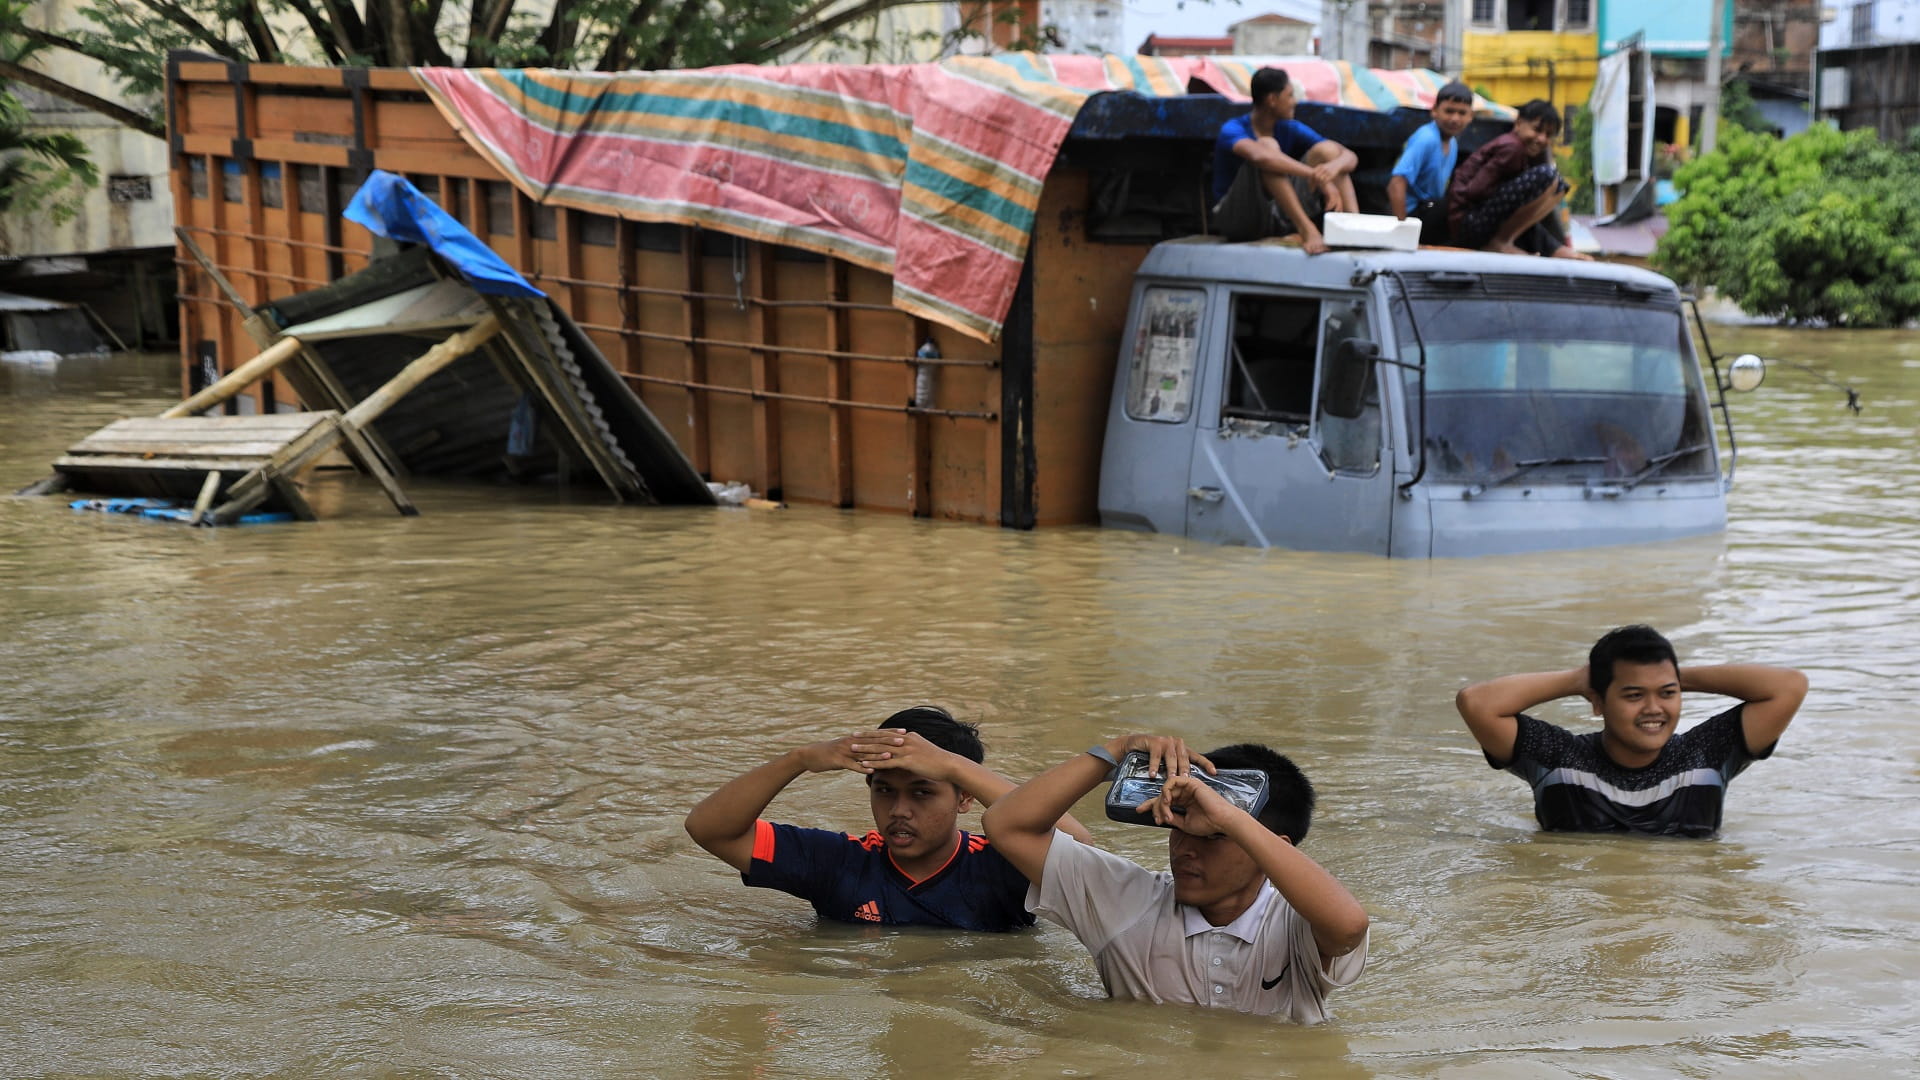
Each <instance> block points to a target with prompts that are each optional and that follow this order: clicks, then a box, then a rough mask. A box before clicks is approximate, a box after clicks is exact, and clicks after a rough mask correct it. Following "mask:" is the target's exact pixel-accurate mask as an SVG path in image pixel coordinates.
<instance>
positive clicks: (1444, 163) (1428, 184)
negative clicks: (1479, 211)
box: [1387, 82, 1473, 244]
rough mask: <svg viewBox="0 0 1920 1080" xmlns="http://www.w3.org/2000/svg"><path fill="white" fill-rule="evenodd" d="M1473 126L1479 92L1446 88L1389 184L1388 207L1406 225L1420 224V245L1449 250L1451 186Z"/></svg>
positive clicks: (1454, 86)
mask: <svg viewBox="0 0 1920 1080" xmlns="http://www.w3.org/2000/svg"><path fill="white" fill-rule="evenodd" d="M1472 122H1473V91H1472V90H1469V89H1468V88H1467V85H1466V84H1465V83H1462V82H1450V83H1448V84H1447V85H1445V86H1443V87H1441V88H1440V92H1439V94H1437V95H1435V97H1434V100H1433V120H1432V121H1431V122H1430V123H1428V124H1425V125H1424V126H1422V127H1421V128H1420V130H1418V131H1416V132H1414V133H1413V134H1412V135H1410V136H1408V137H1407V145H1406V146H1405V147H1403V148H1402V149H1401V151H1400V160H1399V161H1398V162H1396V163H1395V164H1394V166H1393V177H1392V178H1391V179H1389V180H1388V181H1387V202H1388V203H1389V204H1390V205H1391V206H1392V207H1393V216H1394V217H1397V218H1399V219H1400V220H1401V221H1405V220H1407V218H1408V216H1409V215H1411V216H1413V217H1416V218H1418V219H1420V242H1421V243H1423V244H1445V243H1447V242H1448V234H1447V206H1446V199H1447V181H1448V180H1450V179H1452V178H1453V165H1454V162H1455V161H1456V160H1458V158H1459V155H1460V140H1459V135H1460V133H1461V132H1462V131H1465V130H1466V129H1467V125H1468V124H1470V123H1472Z"/></svg>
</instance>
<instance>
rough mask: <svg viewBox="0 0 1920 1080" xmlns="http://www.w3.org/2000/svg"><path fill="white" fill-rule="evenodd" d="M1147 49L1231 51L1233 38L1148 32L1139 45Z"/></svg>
mask: <svg viewBox="0 0 1920 1080" xmlns="http://www.w3.org/2000/svg"><path fill="white" fill-rule="evenodd" d="M1140 48H1141V50H1142V51H1145V50H1147V49H1224V50H1226V51H1228V52H1232V51H1233V39H1232V38H1230V37H1225V36H1221V37H1168V36H1166V35H1164V34H1148V35H1147V40H1146V42H1145V43H1144V44H1143V45H1141V46H1140Z"/></svg>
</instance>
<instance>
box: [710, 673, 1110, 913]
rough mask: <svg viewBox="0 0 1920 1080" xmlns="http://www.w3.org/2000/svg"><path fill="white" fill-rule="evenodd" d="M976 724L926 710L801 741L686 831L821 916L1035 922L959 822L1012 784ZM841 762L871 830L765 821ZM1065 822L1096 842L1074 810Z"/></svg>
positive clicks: (727, 788)
mask: <svg viewBox="0 0 1920 1080" xmlns="http://www.w3.org/2000/svg"><path fill="white" fill-rule="evenodd" d="M985 758H986V751H985V749H984V748H983V747H982V746H981V745H980V734H979V729H978V728H976V727H975V726H974V725H972V724H967V723H962V722H961V721H959V720H955V719H954V718H953V716H952V715H951V714H949V713H948V712H947V711H946V710H945V709H941V708H937V707H934V706H931V705H921V706H916V707H915V708H911V709H906V710H903V711H901V712H897V713H895V714H893V715H892V716H891V717H888V718H887V722H886V724H885V726H884V727H883V728H882V729H880V730H877V731H866V732H860V733H858V734H854V735H848V736H845V737H843V738H838V739H829V740H827V741H825V742H817V743H809V744H807V745H805V746H799V747H795V748H794V749H792V750H789V751H787V752H786V753H784V754H781V755H780V756H779V757H776V758H774V759H773V760H772V761H769V762H767V763H766V764H764V765H761V766H759V767H758V768H755V769H751V770H749V771H748V772H745V773H743V774H741V775H740V776H737V777H735V778H734V779H732V780H730V781H728V782H727V783H726V784H724V785H723V786H721V788H720V789H719V790H718V791H715V792H714V793H713V794H711V795H709V796H707V797H706V798H705V799H703V800H701V802H700V804H699V805H698V806H695V807H694V808H693V810H692V811H691V812H689V813H688V814H687V819H686V829H687V835H688V836H690V837H692V838H693V841H694V843H697V844H699V845H700V846H701V847H703V848H705V849H706V850H707V851H709V852H711V853H712V854H714V855H716V856H718V857H719V858H720V860H721V861H722V862H725V863H726V864H727V865H729V866H731V867H733V868H734V869H735V870H738V871H740V880H741V881H742V883H744V884H746V885H748V886H750V887H754V888H763V889H777V890H779V891H781V892H785V893H790V894H792V895H794V896H797V897H799V898H801V899H803V900H806V901H807V902H809V903H810V904H812V905H813V909H814V911H815V912H817V913H818V914H819V915H820V916H821V917H822V918H828V919H834V920H838V921H841V922H854V923H869V924H879V925H886V926H916V925H917V926H943V927H950V928H954V929H959V930H984V931H1003V930H1017V929H1020V928H1021V927H1024V926H1031V925H1033V916H1032V915H1031V914H1030V913H1029V912H1028V911H1027V910H1026V906H1025V899H1026V893H1027V879H1026V878H1025V877H1024V876H1023V875H1022V874H1021V873H1020V871H1018V870H1016V869H1015V868H1014V867H1013V866H1012V865H1011V864H1010V863H1008V862H1007V860H1006V859H1004V858H1002V857H1001V856H1000V853H999V852H998V851H996V850H994V848H993V847H992V845H990V844H989V843H988V842H987V838H986V837H985V836H981V835H977V834H974V833H968V832H966V831H964V830H962V829H961V828H960V827H959V816H960V815H961V814H962V813H964V812H966V811H967V810H969V809H971V808H972V806H973V804H974V803H975V802H978V803H980V804H981V805H982V806H991V805H993V803H994V802H995V801H996V800H997V799H999V798H1000V796H1002V795H1005V794H1006V793H1007V792H1009V791H1011V790H1013V786H1014V785H1013V781H1011V780H1008V779H1007V778H1006V777H1004V776H1001V775H1000V774H999V773H996V772H994V771H993V770H992V769H989V768H987V767H986V766H985V765H983V764H981V762H983V761H984V760H985ZM841 769H844V770H846V771H848V772H855V773H859V774H860V775H862V776H864V777H865V778H866V781H867V794H868V802H869V804H870V806H871V809H872V811H873V824H874V830H873V831H872V832H869V833H867V834H865V835H864V836H860V835H855V834H852V833H843V832H835V831H832V830H828V829H805V828H800V827H798V826H794V825H776V824H774V823H773V822H770V821H763V820H761V818H760V814H761V813H762V812H763V811H765V810H766V808H767V804H768V803H771V802H772V801H773V798H774V796H776V795H778V794H780V792H781V791H782V790H783V789H785V788H786V786H787V785H788V784H790V783H792V782H793V781H795V780H797V779H799V778H800V777H801V776H803V775H805V774H807V773H819V772H833V771H835V770H841ZM1058 826H1059V828H1060V829H1062V830H1063V831H1065V832H1067V833H1070V834H1071V835H1073V836H1076V837H1078V838H1080V839H1081V840H1083V841H1085V842H1088V843H1091V842H1092V840H1091V837H1090V836H1089V834H1088V833H1087V831H1086V829H1085V827H1083V826H1082V825H1081V824H1080V823H1079V822H1077V821H1075V820H1074V819H1073V818H1072V817H1071V816H1070V815H1069V816H1062V817H1061V818H1060V820H1059V822H1058Z"/></svg>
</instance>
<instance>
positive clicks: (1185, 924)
mask: <svg viewBox="0 0 1920 1080" xmlns="http://www.w3.org/2000/svg"><path fill="white" fill-rule="evenodd" d="M1131 750H1145V751H1147V753H1148V757H1149V763H1148V767H1149V769H1150V770H1151V771H1152V772H1153V773H1154V774H1155V775H1164V776H1167V778H1168V779H1167V781H1166V786H1165V787H1164V789H1163V790H1162V791H1161V793H1160V795H1159V797H1158V798H1156V799H1154V800H1152V801H1151V802H1149V803H1145V804H1142V806H1141V807H1140V809H1141V810H1143V811H1147V812H1150V813H1151V814H1152V815H1153V819H1154V821H1155V823H1156V824H1160V825H1163V826H1167V827H1169V829H1170V830H1171V831H1170V832H1169V834H1168V837H1167V862H1168V865H1169V867H1170V869H1169V870H1165V871H1158V872H1156V871H1152V870H1148V869H1146V868H1145V867H1142V866H1140V865H1139V864H1137V863H1135V862H1133V861H1132V860H1130V859H1126V858H1123V857H1121V856H1118V855H1114V854H1111V853H1109V852H1105V851H1101V850H1100V849H1098V848H1094V847H1090V846H1088V845H1086V844H1082V843H1080V842H1078V841H1076V840H1074V839H1073V838H1072V837H1070V836H1068V835H1066V834H1065V833H1061V832H1058V831H1056V830H1055V829H1054V828H1053V823H1054V822H1055V821H1057V820H1059V818H1060V815H1062V814H1064V813H1066V812H1067V810H1068V808H1070V807H1071V806H1072V805H1073V804H1074V802H1076V801H1077V800H1079V799H1080V798H1081V797H1082V796H1084V795H1086V794H1087V793H1088V792H1089V791H1092V790H1093V789H1094V788H1095V787H1096V786H1098V785H1099V784H1101V783H1102V782H1103V781H1106V780H1108V779H1109V778H1110V776H1111V773H1112V771H1113V769H1114V768H1115V766H1114V763H1115V762H1116V761H1118V760H1119V759H1120V758H1122V757H1124V756H1125V755H1126V754H1127V752H1128V751H1131ZM1196 767H1197V768H1201V769H1204V770H1205V771H1206V772H1207V773H1209V774H1211V773H1213V772H1215V771H1217V770H1219V769H1259V770H1261V771H1262V772H1264V773H1266V774H1267V781H1268V796H1267V804H1266V806H1265V807H1264V808H1262V809H1261V811H1260V816H1259V817H1258V818H1257V819H1256V818H1254V817H1253V816H1251V815H1249V814H1248V813H1247V812H1246V811H1244V810H1241V809H1240V808H1238V807H1236V806H1234V805H1232V804H1231V803H1229V802H1228V801H1227V800H1226V799H1224V798H1222V797H1221V796H1220V794H1219V793H1218V792H1216V791H1214V790H1213V789H1212V788H1210V787H1208V786H1207V785H1205V784H1203V783H1201V782H1200V781H1199V780H1196V779H1194V778H1193V777H1192V776H1191V775H1189V773H1190V771H1191V770H1192V769H1193V768H1196ZM1312 816H1313V787H1312V785H1310V784H1309V783H1307V778H1306V777H1305V776H1303V775H1302V774H1301V772H1300V770H1299V769H1298V768H1296V767H1295V766H1294V764H1293V763H1292V762H1291V761H1288V760H1287V759H1286V758H1285V757H1283V756H1282V755H1280V754H1277V753H1274V752H1273V751H1272V750H1269V749H1267V748H1266V747H1264V746H1260V745H1258V744H1253V743H1243V744H1240V745H1237V746H1229V747H1224V748H1222V749H1219V750H1215V751H1213V752H1211V753H1209V754H1205V755H1201V754H1194V753H1191V752H1189V751H1188V750H1187V747H1186V744H1185V743H1184V742H1183V741H1181V740H1180V739H1176V738H1170V737H1166V736H1149V735H1126V736H1122V737H1120V738H1117V739H1113V740H1110V741H1108V742H1107V743H1105V744H1103V745H1100V746H1095V747H1093V748H1092V749H1090V750H1088V751H1087V752H1086V753H1084V754H1081V755H1079V756H1078V757H1075V758H1074V759H1072V760H1070V761H1067V762H1065V763H1063V764H1060V765H1057V766H1055V767H1054V768H1052V769H1050V770H1048V771H1047V772H1044V773H1042V774H1040V775H1039V776H1036V777H1034V778H1033V779H1032V780H1030V781H1028V782H1027V783H1026V784H1024V785H1022V786H1021V787H1019V788H1016V789H1015V790H1013V791H1012V792H1010V793H1008V794H1007V795H1004V796H1002V797H1001V799H1000V801H999V802H996V803H994V804H993V806H991V807H989V808H988V810H987V813H986V817H985V819H984V821H983V825H984V827H985V828H986V831H987V835H988V837H990V838H991V839H992V841H993V846H994V848H995V849H996V850H998V851H999V852H1000V853H1001V855H1002V856H1003V857H1005V858H1006V859H1007V861H1008V862H1011V863H1012V864H1013V865H1014V867H1015V868H1016V869H1018V870H1019V871H1020V872H1021V873H1022V874H1025V875H1026V877H1027V880H1028V882H1030V885H1029V886H1028V889H1027V907H1028V909H1029V910H1031V911H1033V912H1034V913H1035V914H1036V915H1041V916H1044V917H1046V918H1049V919H1052V920H1054V921H1055V922H1058V923H1060V924H1061V925H1063V926H1065V927H1066V928H1067V929H1069V930H1071V931H1073V934H1074V936H1075V937H1077V938H1079V939H1080V943H1081V944H1082V945H1085V946H1086V947H1087V950H1088V951H1089V952H1091V953H1092V954H1093V959H1094V965H1095V966H1096V967H1097V968H1098V969H1099V971H1100V980H1101V982H1102V984H1104V985H1105V986H1106V988H1107V994H1108V996H1110V997H1115V998H1142V999H1145V1000H1147V1001H1153V1002H1178V1003H1184V1004H1191V1005H1207V1006H1214V1007H1219V1008H1227V1009H1235V1010H1238V1011H1240V1012H1247V1013H1255V1014H1259V1015H1272V1016H1285V1017H1287V1018H1289V1019H1292V1020H1295V1021H1297V1022H1300V1023H1304V1024H1312V1023H1318V1022H1319V1021H1321V1020H1324V1019H1326V1018H1327V1015H1328V1012H1327V1000H1326V999H1327V992H1328V991H1329V990H1333V989H1336V988H1339V987H1344V986H1348V985H1351V984H1352V983H1353V981H1354V980H1355V979H1357V978H1359V976H1360V970H1361V968H1362V967H1364V966H1365V964H1366V956H1367V923H1368V920H1367V913H1366V911H1365V910H1364V909H1363V908H1361V906H1360V904H1359V902H1358V901H1356V900H1355V899H1354V898H1353V894H1352V893H1349V892H1348V891H1347V889H1346V887H1345V886H1344V885H1341V884H1340V882H1339V881H1338V880H1336V879H1335V878H1334V876H1333V875H1332V874H1329V873H1328V872H1327V871H1326V870H1324V869H1323V868H1321V866H1320V864H1318V863H1316V862H1314V861H1313V860H1312V859H1310V858H1308V857H1307V856H1306V855H1305V854H1303V853H1302V852H1301V851H1300V849H1299V848H1297V847H1295V846H1294V844H1295V842H1296V841H1298V840H1300V839H1302V838H1304V837H1305V836H1306V834H1307V826H1308V824H1309V823H1310V822H1311V820H1312Z"/></svg>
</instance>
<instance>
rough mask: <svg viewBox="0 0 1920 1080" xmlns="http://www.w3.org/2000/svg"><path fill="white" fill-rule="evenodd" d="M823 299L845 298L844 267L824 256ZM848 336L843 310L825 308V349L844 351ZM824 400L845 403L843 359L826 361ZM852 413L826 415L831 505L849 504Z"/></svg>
mask: <svg viewBox="0 0 1920 1080" xmlns="http://www.w3.org/2000/svg"><path fill="white" fill-rule="evenodd" d="M826 277H827V299H828V300H831V301H833V302H834V303H835V304H836V305H838V304H839V303H841V302H843V301H845V300H846V298H847V264H846V263H845V262H843V261H842V260H840V259H836V258H834V257H832V256H828V257H827V263H826ZM849 340H850V335H849V333H848V328H847V309H846V308H843V307H838V306H835V307H830V308H828V309H827V349H828V351H830V352H836V353H837V352H845V351H847V342H848V341H849ZM827 364H828V367H827V397H828V398H829V399H830V400H833V401H846V400H847V394H848V393H849V392H850V380H849V379H848V377H847V358H846V357H844V356H834V357H830V358H829V359H828V361H827ZM852 412H853V410H852V409H851V408H849V407H848V406H845V405H836V406H834V407H832V408H831V409H830V410H829V411H828V413H827V455H828V464H829V467H830V468H831V469H832V470H833V474H832V475H833V505H835V506H838V507H842V508H846V507H851V506H852V505H853V418H852Z"/></svg>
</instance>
